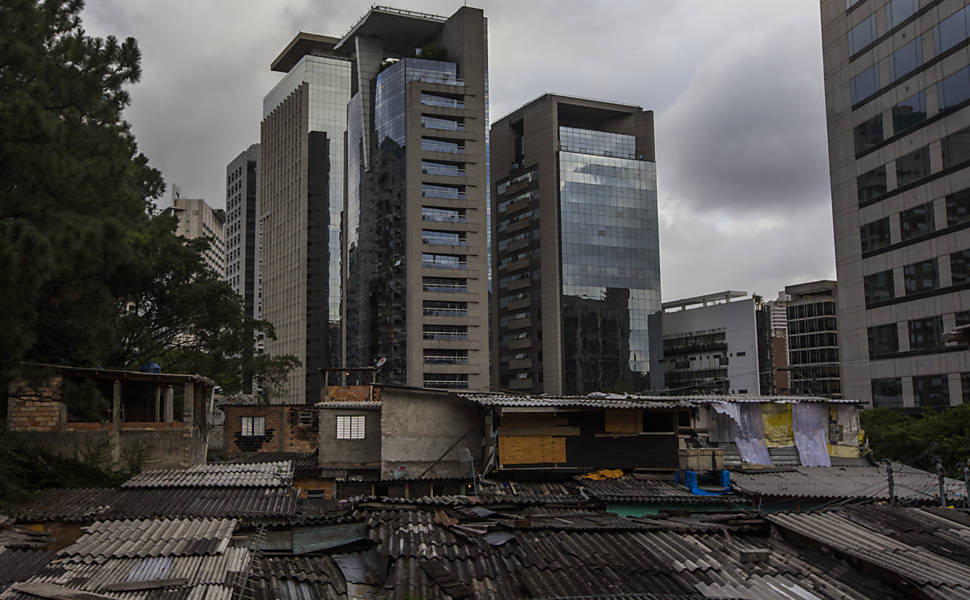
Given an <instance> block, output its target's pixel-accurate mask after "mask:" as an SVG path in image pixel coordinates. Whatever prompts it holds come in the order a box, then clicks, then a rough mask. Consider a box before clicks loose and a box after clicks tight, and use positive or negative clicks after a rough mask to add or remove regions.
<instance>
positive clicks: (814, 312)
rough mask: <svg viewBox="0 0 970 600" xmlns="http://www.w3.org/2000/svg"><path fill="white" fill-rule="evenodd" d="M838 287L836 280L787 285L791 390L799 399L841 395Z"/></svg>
mask: <svg viewBox="0 0 970 600" xmlns="http://www.w3.org/2000/svg"><path fill="white" fill-rule="evenodd" d="M837 290H838V286H837V284H836V283H835V282H834V281H813V282H810V283H800V284H798V285H786V286H785V294H786V295H787V296H788V297H789V300H788V306H787V309H788V344H789V349H788V356H789V365H788V369H789V370H788V372H789V389H790V390H791V393H792V394H794V395H797V396H839V395H840V394H841V384H840V378H839V335H838V328H837V324H838V321H837V318H836V310H835V306H836V299H837V297H838V293H837Z"/></svg>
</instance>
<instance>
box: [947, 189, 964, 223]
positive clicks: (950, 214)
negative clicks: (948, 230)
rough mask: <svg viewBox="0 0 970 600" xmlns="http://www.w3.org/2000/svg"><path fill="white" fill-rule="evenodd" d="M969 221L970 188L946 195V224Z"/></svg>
mask: <svg viewBox="0 0 970 600" xmlns="http://www.w3.org/2000/svg"><path fill="white" fill-rule="evenodd" d="M967 221H970V189H965V190H960V191H959V192H954V193H952V194H950V195H949V196H947V197H946V224H947V225H959V224H960V223H965V222H967Z"/></svg>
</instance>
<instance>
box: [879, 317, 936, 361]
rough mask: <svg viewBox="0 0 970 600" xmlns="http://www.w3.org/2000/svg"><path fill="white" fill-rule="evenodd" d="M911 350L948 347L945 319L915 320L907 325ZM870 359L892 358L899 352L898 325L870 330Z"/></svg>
mask: <svg viewBox="0 0 970 600" xmlns="http://www.w3.org/2000/svg"><path fill="white" fill-rule="evenodd" d="M907 329H908V331H909V348H910V350H930V349H937V348H942V347H944V346H945V345H946V332H945V331H944V329H943V317H941V316H940V317H928V318H925V319H914V320H912V321H909V322H908V323H907ZM868 333H869V358H880V357H883V356H891V355H893V354H896V353H898V352H899V328H898V327H897V326H896V323H887V324H886V325H877V326H875V327H870V328H869V331H868Z"/></svg>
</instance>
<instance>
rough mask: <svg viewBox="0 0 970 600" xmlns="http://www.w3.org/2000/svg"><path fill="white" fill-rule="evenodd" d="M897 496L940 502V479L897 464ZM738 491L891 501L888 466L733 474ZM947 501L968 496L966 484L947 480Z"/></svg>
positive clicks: (798, 469) (761, 494)
mask: <svg viewBox="0 0 970 600" xmlns="http://www.w3.org/2000/svg"><path fill="white" fill-rule="evenodd" d="M893 479H894V482H895V487H896V497H897V498H898V499H900V500H906V501H913V502H938V501H939V499H938V497H937V496H938V493H939V485H938V481H937V476H936V475H934V474H933V473H928V472H926V471H921V470H920V469H916V468H914V467H908V466H906V465H902V464H898V463H896V464H894V466H893ZM731 483H732V485H733V487H734V489H735V490H737V491H738V492H741V493H743V494H748V495H752V496H771V497H776V498H818V499H833V498H864V499H870V500H888V499H889V482H888V478H887V476H886V469H885V466H883V465H879V466H857V467H835V466H833V467H792V468H790V469H785V470H774V469H769V470H765V471H764V472H755V471H732V472H731ZM945 487H946V493H947V498H949V499H950V500H951V501H960V500H962V499H963V498H964V496H965V494H966V488H965V487H964V485H963V482H962V481H957V480H956V479H946V480H945Z"/></svg>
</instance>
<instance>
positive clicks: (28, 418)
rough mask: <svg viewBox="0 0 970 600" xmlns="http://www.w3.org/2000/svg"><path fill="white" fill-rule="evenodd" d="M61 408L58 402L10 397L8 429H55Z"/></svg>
mask: <svg viewBox="0 0 970 600" xmlns="http://www.w3.org/2000/svg"><path fill="white" fill-rule="evenodd" d="M62 410H64V405H63V404H62V403H60V402H52V401H50V400H20V399H14V398H11V399H10V403H9V404H8V407H7V423H8V426H9V429H10V431H57V429H58V426H59V425H60V419H61V411H62Z"/></svg>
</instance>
